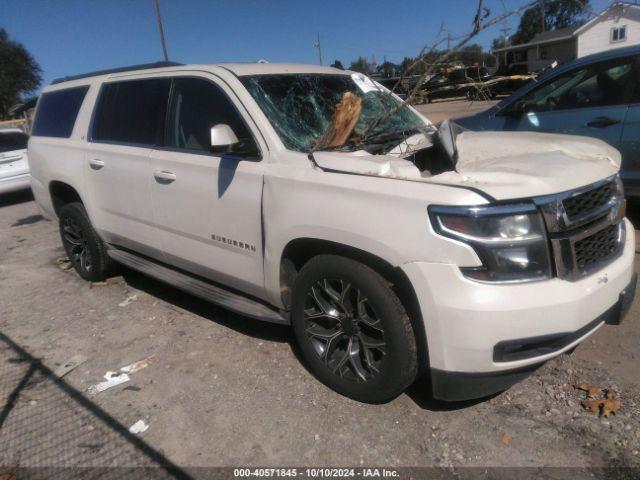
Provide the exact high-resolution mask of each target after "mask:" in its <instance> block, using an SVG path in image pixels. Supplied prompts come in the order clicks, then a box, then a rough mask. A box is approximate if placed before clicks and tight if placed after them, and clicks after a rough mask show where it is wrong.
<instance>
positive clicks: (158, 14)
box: [153, 0, 169, 62]
mask: <svg viewBox="0 0 640 480" xmlns="http://www.w3.org/2000/svg"><path fill="white" fill-rule="evenodd" d="M153 4H154V5H155V7H156V16H157V17H158V28H159V29H160V41H161V42H162V53H164V61H165V62H168V61H169V55H167V44H166V43H165V41H164V28H163V27H162V16H161V15H160V5H158V0H153Z"/></svg>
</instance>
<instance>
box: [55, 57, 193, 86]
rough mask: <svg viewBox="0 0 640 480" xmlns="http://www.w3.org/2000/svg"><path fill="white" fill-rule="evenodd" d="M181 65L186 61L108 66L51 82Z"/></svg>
mask: <svg viewBox="0 0 640 480" xmlns="http://www.w3.org/2000/svg"><path fill="white" fill-rule="evenodd" d="M180 65H184V63H178V62H154V63H141V64H140V65H131V66H128V67H120V68H108V69H106V70H96V71H95V72H88V73H81V74H80V75H71V76H67V77H60V78H56V79H54V80H53V81H52V82H51V85H55V84H56V83H63V82H70V81H71V80H79V79H81V78H88V77H97V76H99V75H107V74H108V73H121V72H131V71H133V70H149V69H151V68H162V67H179V66H180Z"/></svg>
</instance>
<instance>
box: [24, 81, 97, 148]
mask: <svg viewBox="0 0 640 480" xmlns="http://www.w3.org/2000/svg"><path fill="white" fill-rule="evenodd" d="M87 90H89V86H88V85H87V86H83V87H76V88H68V89H65V90H57V91H55V92H47V93H44V94H43V95H42V97H40V100H39V101H38V111H37V112H36V118H35V120H34V122H33V130H32V132H31V134H32V135H34V136H42V137H60V138H69V137H70V136H71V132H73V126H74V124H75V123H76V117H77V116H78V112H79V111H80V106H81V105H82V101H83V100H84V96H85V95H86V94H87Z"/></svg>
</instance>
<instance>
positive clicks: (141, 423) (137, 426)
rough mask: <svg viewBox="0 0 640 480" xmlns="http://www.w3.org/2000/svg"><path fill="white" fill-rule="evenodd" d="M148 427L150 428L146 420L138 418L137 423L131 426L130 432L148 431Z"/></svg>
mask: <svg viewBox="0 0 640 480" xmlns="http://www.w3.org/2000/svg"><path fill="white" fill-rule="evenodd" d="M148 428H149V425H147V424H146V423H144V420H138V421H137V422H136V423H134V424H133V425H131V426H130V427H129V432H131V433H133V434H137V433H142V432H146V431H147V429H148Z"/></svg>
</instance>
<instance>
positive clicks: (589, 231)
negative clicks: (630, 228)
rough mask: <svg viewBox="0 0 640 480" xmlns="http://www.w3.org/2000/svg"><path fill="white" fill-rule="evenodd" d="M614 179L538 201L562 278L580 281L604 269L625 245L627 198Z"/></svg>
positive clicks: (617, 180) (616, 179)
mask: <svg viewBox="0 0 640 480" xmlns="http://www.w3.org/2000/svg"><path fill="white" fill-rule="evenodd" d="M618 183H619V179H618V178H617V177H611V178H608V179H607V180H604V181H601V182H598V183H596V184H593V185H590V186H588V187H584V188H580V189H576V190H572V191H569V192H564V193H560V194H557V195H550V196H546V197H541V198H537V199H535V203H536V204H537V205H538V206H539V207H540V211H541V213H542V216H543V218H544V221H545V225H546V227H547V231H548V233H549V239H550V242H551V251H552V254H553V258H554V263H555V267H556V274H557V276H558V277H559V278H562V279H565V280H570V281H576V280H579V279H580V278H583V277H584V276H586V275H588V274H590V273H593V272H595V271H596V270H599V269H600V268H603V267H604V266H606V265H608V264H609V263H611V262H612V261H613V260H614V259H615V258H617V257H618V256H619V255H620V254H621V253H622V249H623V246H624V239H625V228H624V221H623V211H624V209H623V208H622V207H623V205H624V195H623V193H622V190H621V188H619V186H618Z"/></svg>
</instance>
